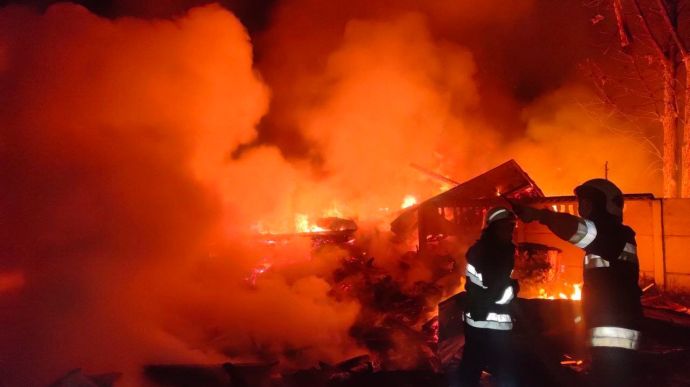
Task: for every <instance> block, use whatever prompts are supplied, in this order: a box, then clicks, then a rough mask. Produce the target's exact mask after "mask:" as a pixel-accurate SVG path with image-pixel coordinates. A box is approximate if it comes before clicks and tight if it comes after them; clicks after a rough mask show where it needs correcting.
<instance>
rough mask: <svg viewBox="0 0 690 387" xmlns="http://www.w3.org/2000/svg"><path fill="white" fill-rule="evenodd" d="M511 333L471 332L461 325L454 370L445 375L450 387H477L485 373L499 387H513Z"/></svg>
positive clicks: (479, 330) (499, 331) (475, 329)
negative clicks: (458, 357)
mask: <svg viewBox="0 0 690 387" xmlns="http://www.w3.org/2000/svg"><path fill="white" fill-rule="evenodd" d="M514 364H515V359H514V358H513V343H512V336H511V331H504V330H494V329H484V328H475V327H471V326H469V325H467V324H465V347H464V349H463V352H462V360H461V362H460V366H459V367H458V369H457V370H452V371H451V372H450V375H449V382H450V383H449V384H450V386H451V387H475V386H479V380H480V379H481V375H482V371H488V372H489V373H490V374H491V375H492V376H493V378H494V380H495V381H496V382H495V383H494V385H496V386H501V387H513V386H517V382H516V380H515V379H516V376H515V367H514Z"/></svg>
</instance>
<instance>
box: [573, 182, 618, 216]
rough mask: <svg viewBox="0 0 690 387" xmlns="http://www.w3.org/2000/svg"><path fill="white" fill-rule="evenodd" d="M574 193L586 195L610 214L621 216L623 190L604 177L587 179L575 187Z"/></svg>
mask: <svg viewBox="0 0 690 387" xmlns="http://www.w3.org/2000/svg"><path fill="white" fill-rule="evenodd" d="M575 195H577V196H580V197H587V198H589V199H591V200H592V201H594V202H597V201H601V200H604V201H605V202H604V203H600V204H601V205H602V207H604V208H606V212H608V213H609V214H611V215H614V216H617V217H619V218H623V192H622V191H621V190H620V189H619V188H618V187H617V186H616V185H615V184H613V183H612V182H610V181H609V180H606V179H592V180H587V181H586V182H584V183H582V184H581V185H579V186H578V187H576V188H575Z"/></svg>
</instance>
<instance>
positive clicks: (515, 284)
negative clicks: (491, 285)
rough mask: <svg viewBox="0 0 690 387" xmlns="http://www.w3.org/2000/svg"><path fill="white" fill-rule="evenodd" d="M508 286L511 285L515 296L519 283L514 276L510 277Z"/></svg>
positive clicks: (518, 291) (518, 289) (518, 290)
mask: <svg viewBox="0 0 690 387" xmlns="http://www.w3.org/2000/svg"><path fill="white" fill-rule="evenodd" d="M510 286H512V287H513V294H514V295H515V297H517V295H518V293H520V283H519V282H518V280H516V279H515V278H511V280H510Z"/></svg>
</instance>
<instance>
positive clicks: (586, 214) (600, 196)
mask: <svg viewBox="0 0 690 387" xmlns="http://www.w3.org/2000/svg"><path fill="white" fill-rule="evenodd" d="M575 195H576V196H577V200H578V212H579V214H580V216H581V217H577V216H574V215H570V214H566V213H557V212H552V211H549V210H545V209H535V208H531V207H524V206H520V205H517V204H516V205H515V206H514V207H513V209H514V210H515V212H516V213H517V215H518V216H519V217H520V219H521V220H522V221H524V222H531V221H535V220H536V221H539V222H540V223H542V224H544V225H546V226H547V227H548V228H549V229H550V230H551V231H552V232H553V233H554V234H556V235H557V236H558V237H560V238H561V239H564V240H566V241H569V242H570V243H572V244H574V245H575V246H577V247H579V248H581V249H583V250H584V252H585V256H584V260H583V266H584V270H583V279H584V286H583V289H582V306H583V312H584V318H585V323H586V326H587V329H588V346H589V347H590V352H591V356H592V370H591V373H590V377H591V381H592V383H591V384H592V385H595V386H627V385H629V384H630V383H631V382H632V378H633V372H634V368H635V366H634V363H633V362H634V359H635V352H636V350H637V348H638V345H639V340H640V332H639V324H640V322H641V318H642V307H641V304H640V296H641V295H642V292H641V291H640V287H639V285H638V277H639V263H638V259H637V244H636V242H635V232H634V231H633V230H632V229H631V228H630V227H628V226H626V225H624V224H623V193H622V192H621V190H620V189H618V187H616V185H614V184H613V183H611V182H610V181H608V180H605V179H592V180H588V181H586V182H585V183H583V184H582V185H580V186H578V187H577V188H575Z"/></svg>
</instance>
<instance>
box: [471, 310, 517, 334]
mask: <svg viewBox="0 0 690 387" xmlns="http://www.w3.org/2000/svg"><path fill="white" fill-rule="evenodd" d="M464 319H465V322H466V323H467V325H469V326H472V327H475V328H483V329H496V330H499V331H509V330H511V329H513V319H511V318H510V315H509V314H498V313H493V312H491V313H489V314H488V315H487V316H486V320H473V319H472V317H470V314H469V313H465V315H464Z"/></svg>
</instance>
